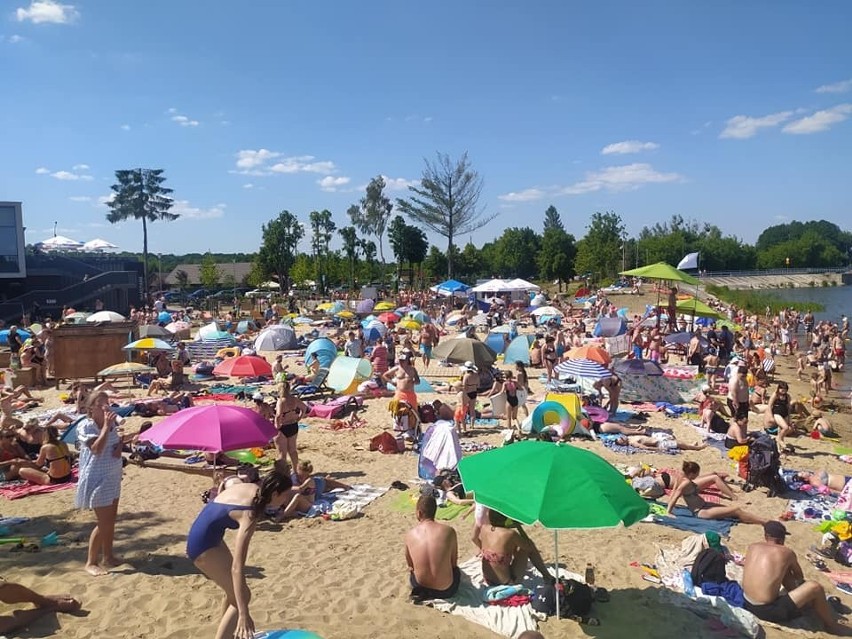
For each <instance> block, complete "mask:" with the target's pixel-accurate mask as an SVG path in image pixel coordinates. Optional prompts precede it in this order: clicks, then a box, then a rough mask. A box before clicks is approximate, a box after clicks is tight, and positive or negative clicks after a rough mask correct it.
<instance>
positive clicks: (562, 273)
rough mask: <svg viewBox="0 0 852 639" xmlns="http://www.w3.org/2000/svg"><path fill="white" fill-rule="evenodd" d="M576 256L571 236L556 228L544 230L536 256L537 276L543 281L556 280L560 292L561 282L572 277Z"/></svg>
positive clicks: (575, 248)
mask: <svg viewBox="0 0 852 639" xmlns="http://www.w3.org/2000/svg"><path fill="white" fill-rule="evenodd" d="M576 255H577V247H576V244H575V242H574V236H573V235H571V234H569V233H566V232H565V229H563V228H560V227H558V226H551V227H550V228H545V231H544V235H543V236H542V238H541V250H539V252H538V255H537V256H536V263H537V264H538V272H539V275H540V276H541V278H542V279H543V280H547V281H550V280H553V279H556V280H558V281H559V291H560V292H561V291H562V282H564V281H565V280H569V279H571V277H573V276H574V258H575V257H576Z"/></svg>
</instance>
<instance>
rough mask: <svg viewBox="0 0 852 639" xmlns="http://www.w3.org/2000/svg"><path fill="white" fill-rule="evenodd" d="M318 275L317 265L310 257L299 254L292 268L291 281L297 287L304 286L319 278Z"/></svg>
mask: <svg viewBox="0 0 852 639" xmlns="http://www.w3.org/2000/svg"><path fill="white" fill-rule="evenodd" d="M318 277H319V276H317V275H316V264H315V262H314V261H313V260H312V259H311V258H310V256H308V255H305V254H304V253H299V254H298V255H297V256H296V260H295V262H293V266H292V267H291V268H290V279H291V280H293V284H295V285H296V286H301V285H303V284H304V283H305V282H306V281H307V280H312V279H314V278H318Z"/></svg>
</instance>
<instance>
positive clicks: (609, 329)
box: [592, 317, 627, 337]
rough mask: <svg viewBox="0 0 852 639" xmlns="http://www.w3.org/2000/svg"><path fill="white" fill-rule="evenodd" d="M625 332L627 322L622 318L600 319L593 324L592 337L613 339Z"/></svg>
mask: <svg viewBox="0 0 852 639" xmlns="http://www.w3.org/2000/svg"><path fill="white" fill-rule="evenodd" d="M626 332H627V322H625V321H624V318H623V317H601V318H600V319H599V320H598V321H597V323H596V324H595V328H594V330H593V331H592V335H594V336H595V337H615V336H616V335H624V334H625V333H626Z"/></svg>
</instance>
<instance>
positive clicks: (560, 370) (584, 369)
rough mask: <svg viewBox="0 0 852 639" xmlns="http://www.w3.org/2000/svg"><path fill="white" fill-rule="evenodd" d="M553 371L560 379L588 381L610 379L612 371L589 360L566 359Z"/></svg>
mask: <svg viewBox="0 0 852 639" xmlns="http://www.w3.org/2000/svg"><path fill="white" fill-rule="evenodd" d="M553 371H554V372H555V373H556V374H557V375H559V376H560V377H562V376H565V377H588V378H589V379H606V378H608V377H612V371H610V370H609V369H608V368H606V367H604V366H601V365H600V364H599V363H598V362H596V361H594V360H591V359H568V360H565V361H564V362H562V363H561V364H559V365H558V366H557V367H556V368H554V369H553Z"/></svg>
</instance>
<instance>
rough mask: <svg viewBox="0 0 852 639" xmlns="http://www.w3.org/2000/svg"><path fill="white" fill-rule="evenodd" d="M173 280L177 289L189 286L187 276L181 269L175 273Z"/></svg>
mask: <svg viewBox="0 0 852 639" xmlns="http://www.w3.org/2000/svg"><path fill="white" fill-rule="evenodd" d="M175 279H176V280H177V284H178V288H179V289H181V290H182V289H185V288H187V287H188V286H189V274H188V273H187V272H186V271H184V270H183V269H179V270H178V271H177V272H176V273H175Z"/></svg>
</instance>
